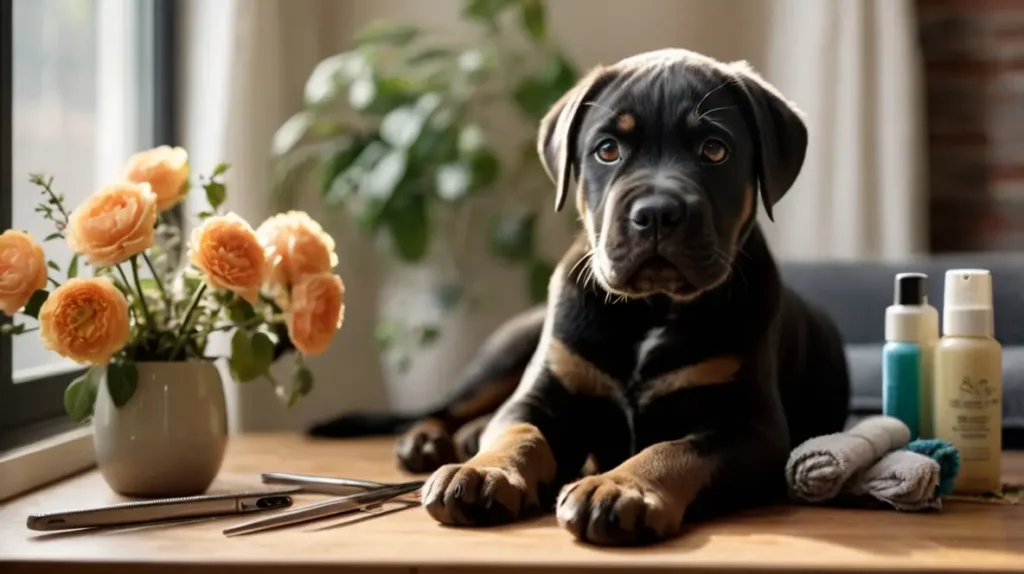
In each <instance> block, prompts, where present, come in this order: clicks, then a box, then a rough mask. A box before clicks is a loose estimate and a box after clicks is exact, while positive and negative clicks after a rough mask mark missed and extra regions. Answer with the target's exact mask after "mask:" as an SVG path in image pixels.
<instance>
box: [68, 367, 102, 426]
mask: <svg viewBox="0 0 1024 574" xmlns="http://www.w3.org/2000/svg"><path fill="white" fill-rule="evenodd" d="M95 404H96V385H95V383H94V382H93V380H92V370H91V369H90V370H88V371H86V372H85V373H84V374H82V376H80V377H78V378H77V379H75V380H73V381H71V383H70V384H69V385H68V386H67V388H66V389H64V411H65V412H66V413H67V414H68V417H69V418H70V419H71V420H73V421H75V422H83V421H85V420H87V419H88V418H89V417H91V416H92V412H93V406H94V405H95Z"/></svg>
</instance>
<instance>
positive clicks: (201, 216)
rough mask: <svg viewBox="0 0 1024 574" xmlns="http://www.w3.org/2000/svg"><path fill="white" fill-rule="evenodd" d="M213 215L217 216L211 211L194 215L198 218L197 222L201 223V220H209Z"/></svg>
mask: <svg viewBox="0 0 1024 574" xmlns="http://www.w3.org/2000/svg"><path fill="white" fill-rule="evenodd" d="M214 215H217V214H216V213H214V212H212V211H200V212H199V213H198V214H197V215H196V217H198V218H199V220H200V221H202V220H204V219H209V218H211V217H213V216H214Z"/></svg>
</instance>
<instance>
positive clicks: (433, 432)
mask: <svg viewBox="0 0 1024 574" xmlns="http://www.w3.org/2000/svg"><path fill="white" fill-rule="evenodd" d="M395 454H396V455H397V456H398V461H399V463H401V465H402V468H404V469H405V470H407V471H409V472H415V473H424V472H433V471H434V470H437V469H438V468H439V467H440V466H441V465H443V464H449V463H453V462H455V461H456V460H458V459H457V458H456V454H455V442H454V441H453V440H452V437H451V435H449V434H448V432H447V431H445V430H444V427H442V426H441V424H440V423H437V422H435V421H422V422H419V423H417V424H416V425H415V426H413V427H412V428H410V429H409V430H407V431H406V432H405V433H403V434H402V436H401V437H400V438H399V439H398V443H397V444H396V445H395Z"/></svg>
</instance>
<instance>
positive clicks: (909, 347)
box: [882, 273, 939, 440]
mask: <svg viewBox="0 0 1024 574" xmlns="http://www.w3.org/2000/svg"><path fill="white" fill-rule="evenodd" d="M938 338H939V312H938V310H937V309H936V308H935V307H933V306H932V305H930V304H929V303H928V276H927V275H925V274H923V273H899V274H897V275H896V281H895V292H894V294H893V304H892V305H890V306H889V307H888V308H886V310H885V346H884V347H883V349H882V413H883V414H885V415H888V416H891V417H894V418H897V419H899V420H900V421H902V422H903V423H904V424H906V425H907V427H908V428H910V436H911V440H914V439H916V438H930V437H932V436H933V435H934V432H935V431H934V421H933V420H932V415H931V404H932V396H933V393H932V385H933V382H932V380H933V376H932V371H933V367H932V362H933V359H932V357H933V352H934V348H935V343H936V341H937V340H938Z"/></svg>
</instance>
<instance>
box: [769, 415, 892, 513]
mask: <svg viewBox="0 0 1024 574" xmlns="http://www.w3.org/2000/svg"><path fill="white" fill-rule="evenodd" d="M908 442H910V429H909V428H908V427H907V425H905V424H903V422H901V421H900V420H899V419H896V418H893V417H887V416H873V417H868V418H866V419H864V420H862V421H861V422H859V423H857V424H856V425H854V426H853V427H852V428H850V429H848V430H845V431H842V432H838V433H832V434H828V435H823V436H819V437H814V438H811V439H808V440H806V441H804V442H803V443H802V444H800V445H799V446H797V447H796V448H795V449H793V452H791V453H790V455H789V461H788V462H787V463H786V482H787V483H788V486H789V490H790V493H791V494H792V495H793V496H795V497H797V498H800V499H803V500H806V501H808V502H823V501H826V500H830V499H832V498H834V497H835V496H836V495H838V494H839V493H840V491H841V490H842V488H843V484H845V483H846V482H847V481H848V480H849V479H850V477H851V476H853V475H854V474H855V473H857V472H858V471H861V470H864V469H866V468H868V467H870V466H871V465H873V464H874V463H875V462H877V461H878V460H879V459H880V458H882V457H883V456H885V454H886V453H889V452H891V451H894V450H896V449H900V448H903V447H904V446H906V445H907V443H908Z"/></svg>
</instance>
